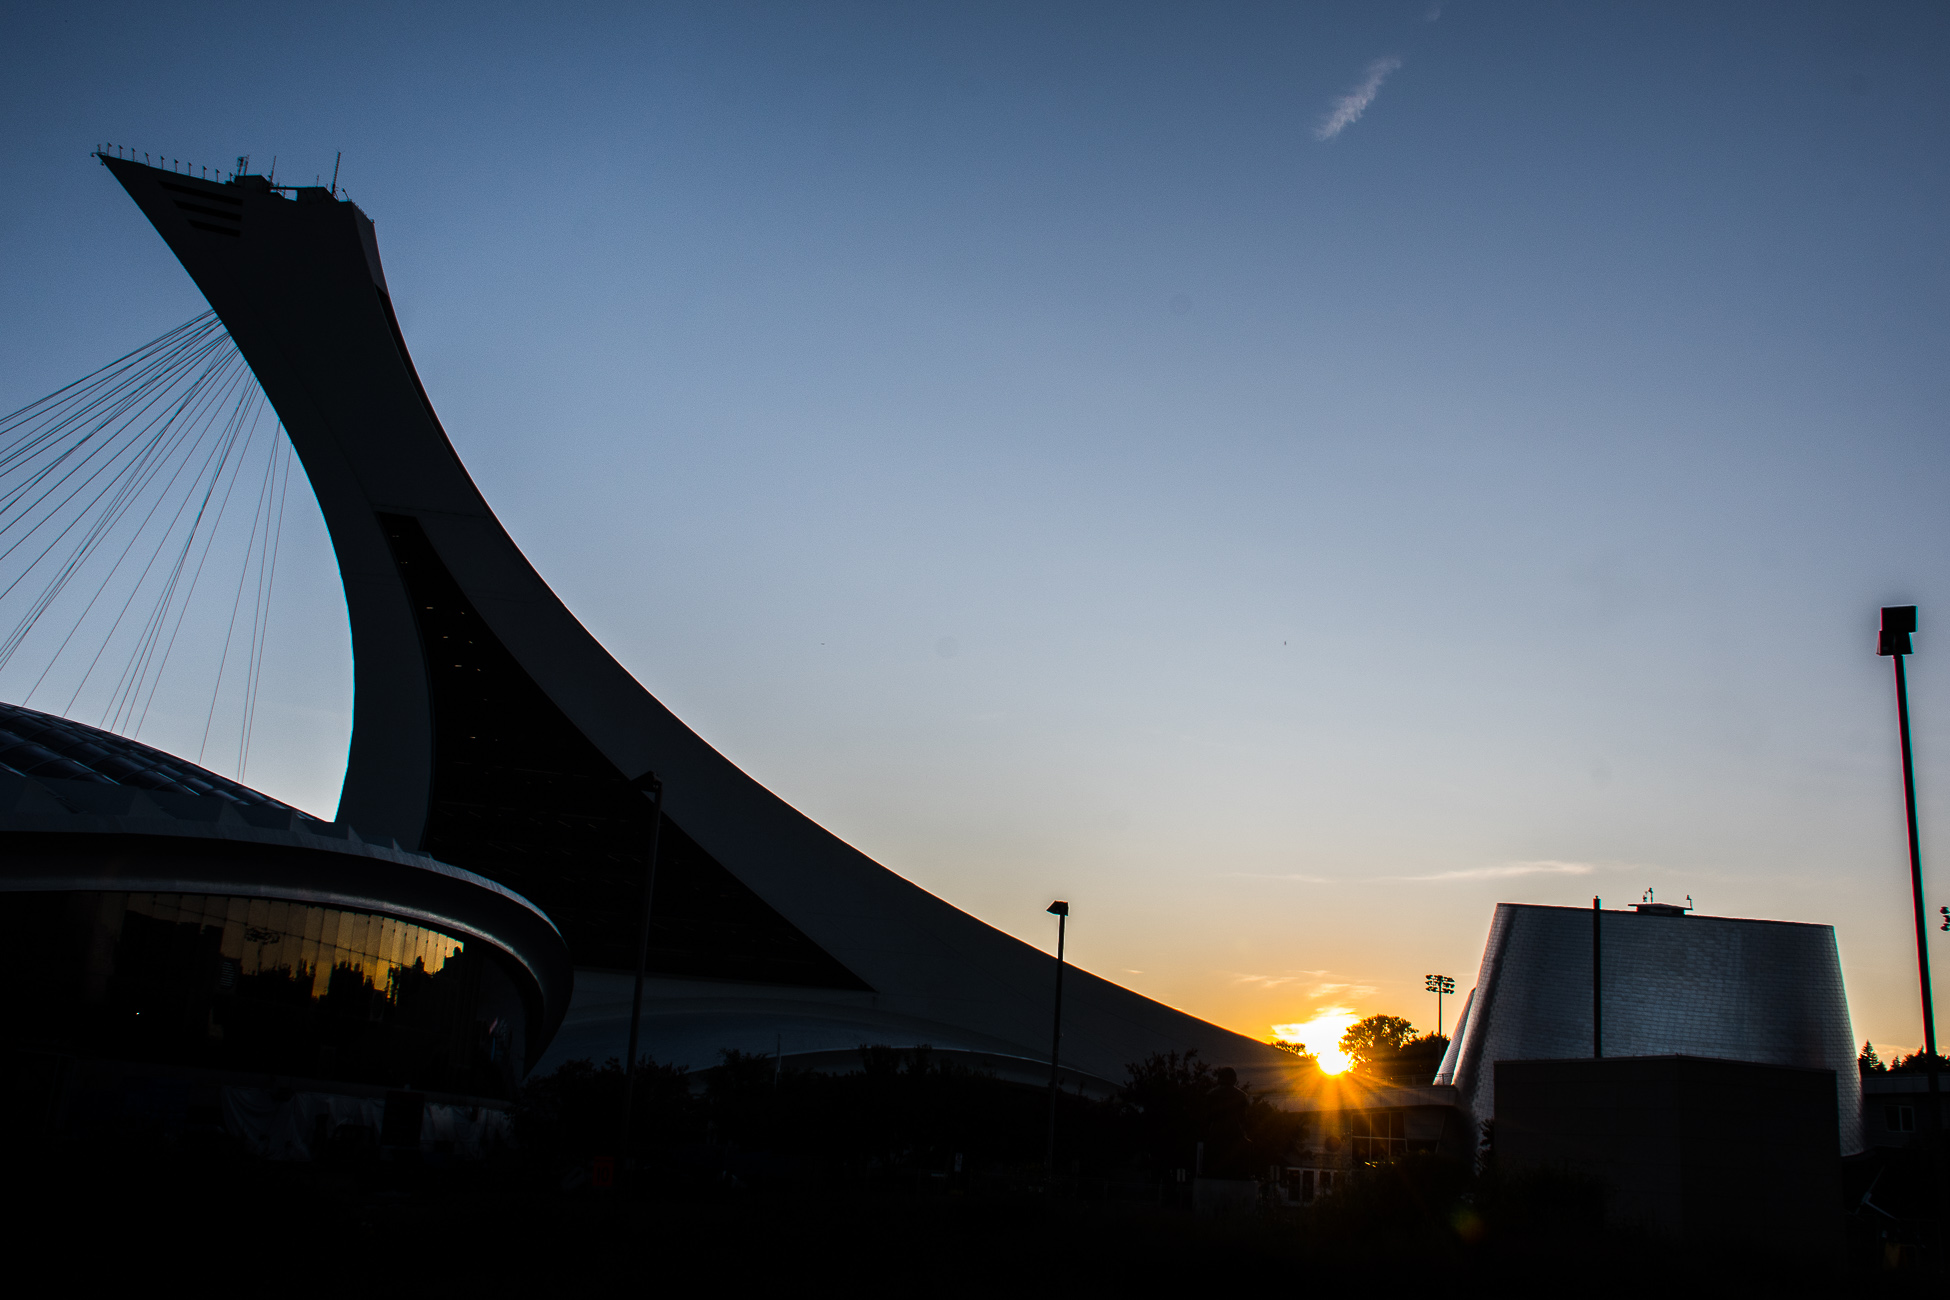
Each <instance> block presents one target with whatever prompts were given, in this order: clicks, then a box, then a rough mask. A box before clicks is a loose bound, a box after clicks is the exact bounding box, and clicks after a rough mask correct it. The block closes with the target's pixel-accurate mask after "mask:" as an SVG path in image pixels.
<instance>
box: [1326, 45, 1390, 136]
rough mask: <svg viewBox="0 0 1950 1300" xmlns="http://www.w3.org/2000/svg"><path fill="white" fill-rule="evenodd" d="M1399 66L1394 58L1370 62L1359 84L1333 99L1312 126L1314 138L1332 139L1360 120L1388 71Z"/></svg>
mask: <svg viewBox="0 0 1950 1300" xmlns="http://www.w3.org/2000/svg"><path fill="white" fill-rule="evenodd" d="M1401 66H1402V61H1401V60H1400V59H1396V58H1387V59H1376V60H1375V61H1374V62H1373V63H1370V64H1369V65H1368V75H1367V77H1366V78H1365V79H1364V80H1363V81H1362V82H1361V84H1360V85H1358V86H1356V87H1355V88H1354V89H1353V90H1350V91H1348V92H1347V94H1345V95H1342V96H1341V97H1340V98H1339V99H1337V100H1335V101H1334V107H1333V109H1332V110H1331V111H1329V112H1328V114H1327V116H1326V117H1324V118H1322V119H1321V120H1320V125H1319V126H1317V127H1315V128H1314V139H1316V140H1332V139H1333V138H1334V137H1335V136H1337V135H1339V134H1340V133H1341V132H1343V131H1345V130H1347V129H1348V128H1349V127H1350V126H1353V125H1354V124H1355V123H1356V122H1358V121H1360V120H1361V114H1363V113H1365V112H1367V111H1368V105H1370V104H1372V103H1374V97H1375V96H1376V95H1379V94H1380V93H1381V83H1382V82H1384V81H1386V80H1387V79H1388V74H1389V73H1391V72H1393V71H1394V70H1395V69H1396V68H1399V67H1401Z"/></svg>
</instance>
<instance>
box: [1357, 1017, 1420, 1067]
mask: <svg viewBox="0 0 1950 1300" xmlns="http://www.w3.org/2000/svg"><path fill="white" fill-rule="evenodd" d="M1414 1034H1415V1026H1414V1025H1412V1024H1410V1023H1409V1022H1408V1021H1406V1020H1403V1019H1402V1018H1401V1017H1400V1016H1368V1017H1367V1018H1365V1019H1363V1020H1357V1021H1355V1022H1354V1023H1353V1024H1351V1025H1349V1026H1348V1027H1347V1032H1346V1033H1344V1034H1342V1035H1341V1051H1342V1052H1343V1053H1345V1054H1346V1056H1347V1059H1348V1060H1349V1061H1352V1062H1353V1063H1354V1068H1355V1069H1356V1070H1362V1071H1366V1070H1367V1067H1369V1066H1371V1065H1372V1064H1373V1063H1374V1062H1376V1061H1377V1060H1381V1059H1384V1058H1387V1057H1392V1056H1394V1055H1395V1054H1396V1053H1397V1052H1399V1051H1401V1049H1402V1044H1403V1043H1406V1042H1407V1041H1408V1040H1409V1039H1410V1038H1411V1037H1413V1036H1414Z"/></svg>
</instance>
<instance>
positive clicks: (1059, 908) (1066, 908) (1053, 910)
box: [1044, 898, 1070, 916]
mask: <svg viewBox="0 0 1950 1300" xmlns="http://www.w3.org/2000/svg"><path fill="white" fill-rule="evenodd" d="M1044 910H1045V911H1047V912H1048V913H1049V914H1050V915H1051V916H1068V915H1069V914H1070V905H1069V904H1068V903H1066V902H1064V901H1063V900H1062V899H1060V898H1059V899H1057V900H1056V901H1055V902H1054V903H1051V904H1050V905H1049V906H1048V907H1047V908H1045V909H1044Z"/></svg>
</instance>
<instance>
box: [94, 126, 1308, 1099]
mask: <svg viewBox="0 0 1950 1300" xmlns="http://www.w3.org/2000/svg"><path fill="white" fill-rule="evenodd" d="M101 160H102V162H103V163H104V165H106V166H107V167H108V169H109V170H110V172H111V173H113V175H114V176H115V178H116V179H117V180H118V181H120V182H121V184H122V185H123V187H124V188H125V189H126V190H127V191H128V193H129V196H130V197H131V198H133V199H134V200H135V202H136V204H137V206H138V207H139V208H140V209H141V210H142V212H143V214H144V215H145V216H146V217H147V218H148V219H149V220H150V222H151V223H152V224H153V225H154V226H155V229H156V231H157V233H159V234H160V235H161V236H162V238H163V240H164V242H165V243H166V244H167V245H168V246H169V249H170V250H171V251H172V252H173V253H174V254H175V255H176V257H177V258H178V259H179V260H180V261H181V263H182V265H183V267H184V269H185V270H187V271H188V272H189V274H190V276H191V278H192V279H193V280H194V281H195V282H196V285H197V287H198V288H199V289H201V290H202V292H203V294H204V296H205V297H206V298H207V299H208V300H209V302H210V305H211V307H212V308H214V309H215V311H216V314H217V316H218V317H219V318H220V319H221V321H222V323H223V325H224V327H225V328H226V329H227V330H228V332H229V334H230V337H231V339H232V340H233V341H234V342H235V344H236V346H237V348H238V349H239V351H240V352H241V353H242V356H243V358H244V360H245V361H246V362H247V363H248V364H249V366H250V368H251V370H252V371H253V372H254V373H255V375H256V377H257V379H258V381H259V383H260V384H261V385H262V387H263V390H264V392H265V394H266V395H267V397H268V398H269V400H270V402H271V404H272V406H273V407H274V408H275V409H276V411H277V413H278V415H279V417H280V418H281V420H282V421H283V425H284V428H285V430H286V432H287V433H288V434H289V436H290V439H291V443H292V446H293V447H294V449H295V450H296V452H297V455H298V458H299V460H300V462H301V463H302V465H303V467H304V470H305V473H306V475H307V476H308V478H309V479H310V482H311V485H312V489H313V491H314V493H315V494H316V496H317V499H318V503H319V506H320V508H321V510H322V512H323V515H324V518H325V523H326V526H327V528H328V530H329V532H330V535H331V539H332V545H333V548H334V550H335V552H336V554H337V558H338V564H339V572H340V576H341V578H342V580H343V583H344V589H345V598H346V604H347V609H348V613H349V617H350V623H351V632H352V648H353V659H354V679H355V680H354V684H355V695H354V703H353V727H352V741H351V747H350V753H349V755H348V760H347V764H346V772H345V784H344V788H343V791H342V793H341V797H340V803H339V808H338V812H337V819H338V820H337V823H335V825H337V826H340V827H356V828H357V834H358V835H359V836H360V837H361V838H362V840H363V841H364V843H366V844H368V845H374V844H384V845H389V846H390V845H393V844H397V845H399V846H400V848H399V849H398V850H397V851H394V850H392V849H390V848H388V849H387V850H383V851H381V850H368V851H366V852H365V854H364V855H363V856H360V855H359V854H357V853H354V854H351V855H343V854H342V855H341V856H342V857H347V859H348V861H349V860H351V859H352V858H357V859H358V861H359V862H360V863H361V864H362V865H361V869H362V870H365V871H367V872H368V875H369V876H370V878H371V879H372V880H373V881H375V882H376V883H375V885H374V889H375V891H378V892H383V888H382V885H383V884H384V882H386V881H391V880H394V879H397V880H400V881H407V880H417V879H419V878H420V875H425V876H428V877H432V876H438V875H440V872H441V871H443V870H446V869H448V868H453V869H457V871H456V872H455V874H454V875H453V876H452V877H451V878H452V879H461V878H463V877H464V878H465V879H466V880H468V881H478V882H481V885H482V887H483V888H486V889H489V890H490V891H492V890H494V889H499V890H501V891H505V892H504V893H502V894H495V897H497V898H513V899H518V900H528V901H532V903H533V905H534V906H535V907H536V908H538V909H539V910H540V912H541V913H543V914H545V915H546V916H547V918H548V919H549V920H550V921H551V922H552V923H553V924H554V925H555V926H556V927H559V930H560V933H561V935H562V937H563V939H564V940H565V941H566V943H567V948H568V952H569V954H570V957H571V959H572V961H573V964H574V992H573V995H572V997H571V998H570V1000H569V1002H568V1006H567V1010H566V1015H564V1016H563V1018H562V1019H561V1023H560V1027H559V1030H556V1031H555V1033H554V1037H553V1040H552V1042H550V1041H549V1034H550V1031H551V1029H553V1028H554V1020H553V1019H552V1016H553V1015H554V1012H553V1011H552V1010H548V1009H546V1008H547V1007H549V1006H552V1005H553V1004H546V997H545V998H544V1002H545V1004H546V1006H545V1009H544V1010H543V1012H542V1013H541V1014H540V1015H539V1016H538V1017H536V1018H534V1019H532V1020H531V1022H530V1026H531V1027H530V1028H529V1030H528V1044H529V1051H528V1054H529V1056H530V1057H533V1058H535V1059H536V1060H537V1061H538V1064H539V1065H540V1066H542V1067H546V1066H548V1065H550V1064H551V1063H553V1062H556V1061H560V1060H563V1059H568V1058H571V1057H579V1056H588V1057H594V1058H596V1059H597V1060H601V1059H603V1058H605V1057H609V1056H620V1055H622V1054H623V1052H624V1050H625V1042H626V1039H627V1036H628V1030H629V1006H630V998H631V984H632V978H633V971H634V968H635V963H636V954H637V943H638V929H639V923H640V917H641V915H642V892H643V882H644V879H645V867H646V861H647V856H648V848H649V844H650V840H651V832H652V827H653V822H654V817H655V814H654V812H653V809H652V805H651V804H650V803H649V802H648V801H647V800H646V799H645V798H644V796H643V793H642V789H641V788H640V786H639V784H638V782H640V781H641V779H642V778H643V777H645V776H646V775H648V774H651V773H654V774H655V776H656V777H657V778H658V779H660V780H661V782H662V788H663V792H664V801H665V809H666V812H665V816H664V819H663V822H662V830H661V840H660V849H659V852H658V860H657V874H656V885H655V890H654V899H653V904H654V905H653V910H652V916H653V920H652V925H651V934H650V945H649V959H648V970H649V974H650V977H651V978H650V983H649V986H648V990H647V994H646V1000H645V1007H644V1013H643V1017H642V1020H641V1028H642V1034H643V1037H642V1040H641V1050H642V1052H644V1053H645V1054H647V1055H650V1056H653V1057H655V1058H657V1059H659V1060H661V1061H666V1062H670V1063H674V1064H685V1065H690V1066H693V1067H703V1066H709V1065H712V1064H714V1063H715V1062H716V1060H717V1058H718V1053H719V1051H720V1050H721V1049H726V1048H736V1049H739V1050H743V1051H748V1052H762V1053H768V1054H769V1053H773V1052H775V1051H777V1052H779V1053H781V1054H782V1055H783V1056H785V1057H786V1058H788V1059H790V1058H793V1057H798V1058H800V1059H802V1060H805V1061H807V1062H808V1063H817V1062H818V1061H819V1060H820V1059H821V1058H822V1057H823V1058H825V1059H828V1060H835V1061H836V1060H839V1059H842V1054H850V1053H852V1052H853V1051H854V1050H856V1049H857V1048H858V1047H859V1046H860V1045H862V1044H868V1043H873V1044H887V1045H891V1046H916V1045H921V1044H927V1045H930V1046H932V1047H933V1048H935V1049H936V1050H937V1051H938V1052H947V1053H966V1054H969V1055H970V1056H971V1057H973V1058H976V1059H978V1060H979V1061H981V1062H984V1063H986V1064H987V1066H988V1067H989V1068H991V1069H994V1070H995V1071H996V1072H997V1073H998V1074H1001V1075H1003V1076H1004V1077H1010V1076H1014V1077H1039V1075H1040V1072H1043V1071H1047V1069H1048V1046H1049V1041H1050V1021H1051V999H1052V974H1053V972H1052V963H1051V960H1050V958H1049V957H1048V955H1046V954H1044V953H1042V952H1039V951H1038V950H1037V949H1035V948H1033V947H1031V946H1029V945H1027V944H1024V943H1021V942H1019V941H1018V940H1016V939H1013V938H1011V937H1009V936H1008V935H1005V934H1003V933H1001V932H1000V931H997V930H995V929H993V928H991V927H990V926H988V925H985V924H983V923H982V922H981V921H978V920H976V919H975V918H974V917H971V916H969V915H967V914H965V913H963V912H960V911H958V910H956V909H955V908H954V907H952V906H950V905H949V904H947V903H945V902H943V901H941V900H940V899H937V898H935V897H933V896H932V895H930V894H928V893H927V892H925V891H924V890H922V889H920V888H919V887H917V886H915V885H913V884H911V883H909V882H908V881H906V880H904V879H902V878H901V877H900V876H898V875H896V874H895V873H893V872H892V871H889V870H888V869H886V868H885V867H883V866H881V865H879V864H878V863H875V862H873V861H871V860H870V859H868V858H867V857H866V856H865V855H864V854H862V853H860V852H858V851H857V850H855V849H853V848H851V847H850V846H848V845H846V844H844V843H842V842H841V841H840V840H839V839H837V838H836V837H834V836H833V835H831V834H829V833H828V832H827V831H825V830H823V829H822V828H820V827H819V826H817V825H815V824H814V823H813V822H811V821H810V820H808V819H807V818H806V817H805V816H803V815H801V814H800V813H799V812H797V811H796V810H794V809H793V808H791V807H789V806H788V805H787V804H785V803H784V802H783V801H782V800H780V799H779V798H778V797H776V796H775V795H773V794H772V793H771V792H770V791H769V790H767V789H765V788H764V787H763V786H761V785H760V784H758V782H756V781H754V780H753V779H752V778H751V777H749V776H747V775H746V774H745V773H744V772H742V771H740V770H739V768H738V767H737V766H736V765H735V764H734V763H733V762H731V761H730V760H729V759H727V758H726V757H725V756H724V755H722V754H719V753H718V752H717V751H716V750H714V749H712V748H711V746H710V745H708V744H706V743H705V742H704V741H703V740H702V739H701V738H700V737H699V736H698V735H697V734H696V733H694V732H693V731H691V730H690V728H688V727H687V726H685V725H684V723H683V722H681V721H680V720H679V719H678V718H676V717H675V716H674V715H673V714H672V713H671V712H670V711H669V710H668V709H666V708H665V707H664V706H663V705H662V704H660V703H659V702H658V701H657V700H656V699H654V698H653V697H652V696H651V695H650V693H649V692H648V691H646V690H645V689H644V688H643V687H642V686H641V685H639V684H638V683H637V682H636V681H635V680H634V679H633V678H632V677H631V676H630V674H629V673H628V672H627V671H626V670H625V669H624V668H623V667H622V666H621V665H620V664H618V663H617V662H616V660H615V659H614V658H612V657H611V656H610V655H609V653H608V652H607V651H606V650H605V649H604V648H603V647H602V646H601V645H600V644H599V643H598V642H597V641H596V639H595V638H594V637H592V636H591V635H590V634H589V633H588V631H587V630H585V629H584V628H583V626H582V625H581V624H580V623H579V622H577V620H576V618H575V616H574V615H573V614H571V613H570V612H569V610H568V609H567V608H565V607H564V606H563V604H562V602H561V601H560V600H559V599H557V597H556V596H555V594H554V593H553V592H552V591H551V590H550V589H549V587H548V585H547V583H546V582H544V581H543V580H542V578H541V577H540V576H539V575H538V574H537V573H536V572H535V570H534V569H533V568H532V567H531V566H530V564H529V563H528V561H527V559H526V558H525V557H524V556H523V555H522V553H521V551H520V549H519V548H518V547H517V546H516V545H515V543H514V541H513V540H512V539H511V538H510V537H509V536H508V534H507V532H506V531H505V530H504V529H503V528H502V526H501V524H500V523H499V521H498V520H496V518H495V516H494V512H493V511H492V510H491V509H489V507H488V504H487V502H486V501H485V500H484V499H483V498H482V495H481V493H480V491H479V490H478V489H477V488H476V487H475V485H474V482H473V480H472V479H471V478H470V477H469V476H468V473H467V470H466V469H465V467H463V465H462V464H461V461H460V458H459V457H458V455H457V454H456V453H455V451H454V448H453V446H452V445H451V443H450V442H449V441H448V439H447V435H446V433H445V431H444V430H443V429H442V427H441V424H440V419H439V417H438V416H437V415H436V414H435V412H434V410H433V407H432V404H431V403H430V402H429V401H428V399H427V395H426V392H425V390H424V389H423V388H422V386H421V384H420V381H419V378H418V376H417V374H416V373H415V371H414V367H413V361H412V358H411V356H410V355H409V354H408V352H407V347H406V341H405V339H404V338H403V337H402V336H401V333H400V328H399V323H398V319H397V317H396V316H395V313H394V310H393V302H392V298H391V296H390V294H389V293H388V291H387V287H386V275H385V271H384V269H383V267H382V265H381V263H380V258H379V246H378V243H377V240H376V239H375V236H374V231H373V224H372V222H371V221H370V220H368V219H367V217H366V215H365V214H364V213H363V212H361V211H360V210H359V209H358V208H357V207H355V206H354V205H353V204H352V203H351V202H350V201H348V200H345V199H342V198H340V197H338V196H337V195H336V194H335V192H334V191H332V190H330V189H327V188H323V187H297V188H289V187H274V186H273V185H272V184H271V182H270V181H269V180H268V179H266V178H264V177H261V176H249V175H240V176H235V177H232V178H231V179H230V180H228V181H224V182H218V181H212V180H204V179H201V178H198V177H193V176H188V175H183V174H179V173H177V172H174V171H170V170H165V169H160V168H155V167H150V166H147V165H144V164H140V163H136V162H133V161H129V160H125V159H121V158H117V157H111V156H107V155H102V156H101ZM104 743H105V742H104ZM253 798H255V799H256V800H258V801H259V803H261V804H262V805H264V806H269V805H270V801H268V800H263V799H262V796H253ZM251 806H253V807H255V806H259V804H252V805H251ZM252 815H256V814H252ZM286 833H290V834H297V833H300V832H286ZM307 833H308V832H307ZM347 842H349V838H348V841H347ZM429 860H431V861H429ZM436 863H437V864H445V865H444V866H443V867H440V868H438V869H436V867H435V866H434V865H433V864H436ZM416 872H418V873H420V875H416V874H415V873H416ZM441 878H442V879H448V878H450V877H446V876H442V877H441ZM159 887H160V886H159ZM387 887H389V886H387ZM211 888H212V889H215V886H214V885H212V886H211ZM227 888H228V887H226V889H227ZM217 892H225V891H217ZM231 892H234V891H231ZM510 905H511V906H518V905H520V904H518V903H511V904H510ZM225 915H226V916H227V915H228V913H225ZM434 928H438V927H434ZM225 933H226V935H227V934H228V931H226V932H225ZM225 942H229V940H228V939H226V940H225ZM226 969H227V968H226ZM553 987H554V986H553V985H549V988H550V989H552V988H553ZM548 996H552V993H551V994H549V995H548ZM544 1047H545V1050H544ZM1188 1048H1196V1049H1197V1050H1199V1051H1200V1052H1201V1053H1202V1054H1203V1055H1204V1056H1205V1058H1206V1059H1208V1060H1211V1061H1213V1062H1214V1063H1217V1064H1226V1065H1231V1066H1234V1067H1235V1068H1238V1069H1239V1070H1241V1071H1242V1073H1244V1074H1246V1075H1248V1076H1249V1077H1252V1076H1258V1077H1262V1078H1269V1079H1270V1078H1271V1077H1272V1076H1277V1075H1280V1074H1282V1073H1284V1072H1285V1070H1286V1068H1287V1067H1290V1065H1291V1064H1292V1063H1293V1060H1294V1058H1292V1057H1291V1056H1288V1055H1287V1054H1285V1053H1283V1052H1280V1051H1279V1050H1277V1049H1275V1048H1273V1047H1271V1046H1270V1045H1268V1044H1265V1043H1261V1042H1258V1041H1255V1040H1253V1039H1250V1038H1247V1037H1244V1036H1242V1035H1239V1034H1235V1033H1232V1032H1230V1031H1228V1030H1225V1029H1221V1028H1219V1027H1218V1026H1216V1025H1212V1024H1210V1023H1207V1022H1205V1021H1202V1020H1199V1019H1197V1018H1195V1017H1192V1016H1189V1015H1186V1014H1184V1013H1182V1012H1179V1011H1176V1010H1173V1009H1172V1008H1170V1007H1167V1006H1164V1005H1162V1004H1160V1003H1157V1002H1153V1001H1151V1000H1149V999H1147V998H1144V997H1141V996H1139V995H1138V994H1136V993H1133V992H1131V991H1129V990H1127V989H1123V988H1120V987H1118V986H1117V985H1115V984H1112V983H1109V982H1108V981H1105V980H1102V979H1098V978H1095V977H1093V976H1090V975H1088V974H1084V973H1082V972H1075V973H1073V975H1072V977H1071V980H1070V983H1069V985H1068V987H1067V988H1066V990H1065V995H1064V1028H1063V1067H1064V1070H1065V1074H1066V1077H1068V1078H1070V1079H1071V1080H1073V1081H1074V1082H1076V1083H1077V1084H1080V1085H1086V1086H1087V1085H1093V1084H1094V1085H1097V1086H1102V1085H1105V1084H1108V1083H1112V1082H1116V1081H1118V1080H1121V1078H1122V1077H1123V1067H1124V1066H1125V1064H1126V1063H1128V1062H1132V1061H1136V1060H1138V1059H1140V1058H1141V1057H1143V1056H1145V1055H1146V1054H1148V1053H1151V1052H1158V1051H1167V1050H1181V1051H1182V1050H1185V1049H1188ZM1040 1077H1046V1075H1041V1076H1040Z"/></svg>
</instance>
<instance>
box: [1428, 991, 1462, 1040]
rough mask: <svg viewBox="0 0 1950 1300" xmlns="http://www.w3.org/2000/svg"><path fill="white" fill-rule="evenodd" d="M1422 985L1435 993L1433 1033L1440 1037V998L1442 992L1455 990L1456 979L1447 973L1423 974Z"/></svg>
mask: <svg viewBox="0 0 1950 1300" xmlns="http://www.w3.org/2000/svg"><path fill="white" fill-rule="evenodd" d="M1422 987H1423V988H1425V989H1427V990H1428V991H1429V992H1431V993H1433V994H1435V1034H1436V1037H1437V1038H1440V1037H1442V998H1443V995H1444V994H1447V993H1454V992H1455V991H1456V981H1454V980H1452V979H1450V978H1449V977H1448V976H1447V975H1424V976H1423V977H1422Z"/></svg>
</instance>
